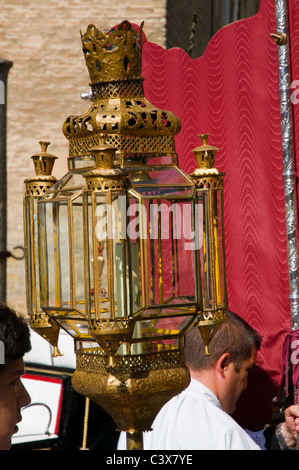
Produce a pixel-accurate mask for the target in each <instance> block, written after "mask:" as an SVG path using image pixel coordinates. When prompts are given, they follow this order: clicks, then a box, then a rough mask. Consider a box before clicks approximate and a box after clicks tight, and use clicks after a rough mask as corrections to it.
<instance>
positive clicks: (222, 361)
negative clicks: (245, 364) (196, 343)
mask: <svg viewBox="0 0 299 470" xmlns="http://www.w3.org/2000/svg"><path fill="white" fill-rule="evenodd" d="M230 363H231V357H230V354H229V353H224V354H222V355H221V356H220V357H219V359H218V360H217V363H216V369H217V371H218V373H219V374H220V375H221V376H224V375H225V372H226V369H227V367H228V366H229V364H230Z"/></svg>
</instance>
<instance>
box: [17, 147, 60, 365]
mask: <svg viewBox="0 0 299 470" xmlns="http://www.w3.org/2000/svg"><path fill="white" fill-rule="evenodd" d="M49 144H50V142H45V141H42V142H40V145H41V152H40V153H38V154H36V155H33V156H32V157H31V158H32V160H33V164H34V168H35V175H34V176H32V177H31V178H29V179H27V180H26V181H25V185H26V191H25V196H24V233H25V264H26V281H27V310H28V314H29V317H30V326H31V328H32V329H33V330H34V331H35V332H37V333H38V334H39V335H41V336H42V337H43V338H44V339H46V340H47V341H48V342H49V343H50V344H51V345H52V346H53V348H54V349H53V356H59V355H60V352H59V349H58V345H57V342H58V336H59V326H58V325H57V324H56V323H53V322H51V320H49V318H48V316H47V315H46V314H45V312H44V311H43V310H42V307H41V305H43V304H44V303H45V301H44V295H46V293H45V291H44V290H42V289H41V285H42V282H41V279H40V276H41V274H42V271H41V270H40V269H39V267H40V265H39V254H38V239H37V237H38V216H37V199H38V198H39V197H40V196H42V195H43V194H45V192H46V191H47V190H48V189H49V188H50V187H51V186H52V185H53V184H54V183H55V182H56V178H54V176H51V173H52V169H53V165H54V162H55V159H56V158H57V157H55V156H54V155H51V154H49V153H47V148H48V145H49Z"/></svg>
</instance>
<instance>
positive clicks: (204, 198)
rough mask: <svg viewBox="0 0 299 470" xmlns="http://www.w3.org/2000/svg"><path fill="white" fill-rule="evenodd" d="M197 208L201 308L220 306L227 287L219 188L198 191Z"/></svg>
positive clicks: (221, 205) (223, 305)
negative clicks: (201, 273)
mask: <svg viewBox="0 0 299 470" xmlns="http://www.w3.org/2000/svg"><path fill="white" fill-rule="evenodd" d="M197 207H198V211H197V223H198V227H199V239H200V240H201V241H200V245H201V246H200V257H201V266H202V272H203V276H202V283H203V284H202V292H203V307H204V310H217V309H221V308H222V309H223V308H225V306H226V287H225V257H224V239H223V233H224V230H223V201H222V191H219V190H207V191H199V192H198V205H197Z"/></svg>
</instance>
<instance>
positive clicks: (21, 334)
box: [0, 302, 31, 372]
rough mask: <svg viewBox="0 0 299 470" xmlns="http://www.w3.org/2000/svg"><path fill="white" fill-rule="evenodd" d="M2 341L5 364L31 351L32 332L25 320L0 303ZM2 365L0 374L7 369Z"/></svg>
mask: <svg viewBox="0 0 299 470" xmlns="http://www.w3.org/2000/svg"><path fill="white" fill-rule="evenodd" d="M0 341H2V343H3V345H4V352H5V357H4V359H5V364H8V363H9V362H11V361H15V360H17V359H20V358H22V357H23V356H24V354H25V353H27V352H29V351H30V350H31V342H30V330H29V327H28V325H27V323H26V320H25V318H23V317H22V316H19V315H17V313H16V312H15V311H14V310H12V309H11V308H10V307H8V306H7V305H5V304H4V303H2V302H0ZM5 364H0V372H1V370H3V368H4V367H5Z"/></svg>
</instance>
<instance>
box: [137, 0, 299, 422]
mask: <svg viewBox="0 0 299 470" xmlns="http://www.w3.org/2000/svg"><path fill="white" fill-rule="evenodd" d="M290 4H291V7H292V10H291V11H292V15H293V16H292V21H291V27H292V45H293V44H294V54H296V55H297V57H299V54H298V52H297V49H298V48H299V34H298V33H299V5H298V2H296V1H291V2H290ZM296 20H297V21H296ZM272 32H276V21H275V4H274V0H261V4H260V9H259V12H258V14H256V15H255V16H253V17H251V18H248V19H245V20H242V21H238V22H236V23H233V24H231V25H229V26H226V27H225V28H223V29H221V30H220V31H218V33H217V34H216V35H215V36H214V37H213V38H212V39H211V41H210V42H209V44H208V46H207V48H206V50H205V52H204V54H203V55H202V56H201V57H199V58H197V59H191V58H190V57H189V56H188V55H187V53H185V52H184V51H183V50H182V49H179V48H173V49H169V50H165V49H163V48H162V47H160V46H158V45H156V44H154V43H151V42H148V41H146V40H145V42H144V45H143V76H144V78H145V83H144V87H145V96H146V97H147V99H148V100H149V101H150V102H151V103H153V104H154V105H156V106H158V107H159V108H162V109H167V110H170V111H173V112H174V113H175V114H176V115H177V116H178V117H179V118H180V120H181V123H182V129H181V131H180V133H179V134H178V136H177V137H176V150H177V153H178V156H179V165H180V167H181V168H182V169H183V170H185V171H186V172H187V173H191V172H192V170H193V169H194V168H195V167H196V162H195V158H194V154H193V152H192V149H194V148H195V147H197V146H198V145H200V143H201V141H200V139H199V137H198V134H200V133H206V132H209V133H210V137H209V143H210V144H211V145H215V146H216V147H218V148H219V151H218V153H217V155H216V164H215V166H216V167H217V168H218V170H220V171H224V172H225V173H226V176H225V181H224V211H225V213H224V216H225V242H226V243H225V244H226V270H227V289H228V303H229V308H230V310H232V311H234V312H235V313H237V314H239V315H240V316H242V317H243V318H245V320H247V321H248V323H249V324H250V325H251V326H253V327H254V328H256V329H257V330H258V331H259V332H260V333H261V334H262V336H263V342H262V347H261V350H260V351H259V354H258V358H257V368H256V369H255V371H254V373H253V374H252V377H251V378H250V380H249V386H248V389H247V392H245V393H244V395H243V396H242V397H241V400H240V404H239V412H238V414H237V415H236V417H237V419H238V420H239V422H240V423H241V424H242V425H243V426H245V427H249V428H251V429H252V430H256V429H261V428H262V427H263V426H264V424H266V422H267V420H268V419H269V417H270V416H271V400H272V398H273V397H274V396H275V394H276V392H277V390H278V388H279V387H280V385H281V381H282V377H283V374H282V351H283V343H284V339H285V336H286V334H287V332H288V331H289V329H290V326H291V317H290V304H289V281H288V264H287V243H286V229H285V207H284V190H283V179H282V171H283V170H282V150H281V128H280V104H279V91H278V90H279V84H278V62H277V61H278V57H277V45H276V44H275V42H274V40H273V39H272V38H271V37H270V33H272ZM198 34H199V33H198ZM294 54H293V55H294ZM293 55H292V57H293ZM292 64H293V73H295V74H297V76H298V79H299V73H298V71H297V68H299V60H293V59H292ZM298 88H299V86H298ZM298 97H299V93H298ZM294 119H295V129H296V130H297V128H298V126H299V115H298V112H296V113H295V116H294ZM297 133H298V132H297ZM298 145H299V144H298V142H297V140H296V146H298ZM244 402H245V405H244ZM251 405H252V406H253V409H252V408H251V409H250V406H251ZM249 409H250V412H249V413H248V410H249Z"/></svg>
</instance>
